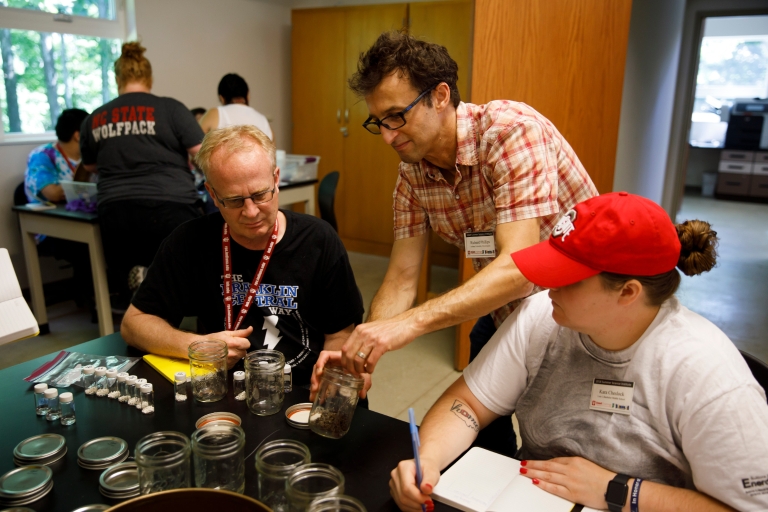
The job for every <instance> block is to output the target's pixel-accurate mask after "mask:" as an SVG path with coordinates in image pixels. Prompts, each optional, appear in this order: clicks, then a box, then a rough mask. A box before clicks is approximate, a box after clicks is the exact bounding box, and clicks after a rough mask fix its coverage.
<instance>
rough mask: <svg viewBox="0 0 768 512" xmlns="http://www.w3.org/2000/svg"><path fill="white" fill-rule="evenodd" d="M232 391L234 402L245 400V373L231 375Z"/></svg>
mask: <svg viewBox="0 0 768 512" xmlns="http://www.w3.org/2000/svg"><path fill="white" fill-rule="evenodd" d="M232 391H233V392H234V393H235V400H245V372H235V373H234V375H232Z"/></svg>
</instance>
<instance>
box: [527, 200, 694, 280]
mask: <svg viewBox="0 0 768 512" xmlns="http://www.w3.org/2000/svg"><path fill="white" fill-rule="evenodd" d="M512 259H513V260H514V261H515V264H516V265H517V268H519V269H520V272H521V273H522V274H523V275H524V276H525V278H526V279H528V280H529V281H531V282H532V283H534V284H536V285H539V286H542V287H544V288H559V287H561V286H567V285H569V284H573V283H577V282H579V281H582V280H584V279H587V278H588V277H592V276H594V275H597V274H599V273H600V272H611V273H614V274H625V275H634V276H655V275H658V274H663V273H665V272H669V271H670V270H672V269H673V268H675V266H677V262H678V260H679V259H680V240H679V238H678V236H677V229H675V226H674V224H673V223H672V221H671V219H670V218H669V216H668V215H667V212H665V211H664V210H663V209H662V208H661V207H660V206H659V205H657V204H656V203H654V202H653V201H651V200H650V199H646V198H644V197H640V196H636V195H634V194H629V193H627V192H614V193H611V194H605V195H601V196H596V197H593V198H591V199H588V200H586V201H584V202H582V203H579V204H577V205H576V206H575V207H574V208H573V209H572V210H569V211H568V212H566V214H565V215H563V217H562V218H561V219H560V221H559V222H558V223H557V225H556V226H555V228H554V229H553V230H552V236H551V237H550V238H549V240H545V241H543V242H540V243H538V244H536V245H534V246H531V247H528V248H526V249H523V250H520V251H517V252H514V253H512Z"/></svg>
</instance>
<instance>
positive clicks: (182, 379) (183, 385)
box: [173, 372, 187, 402]
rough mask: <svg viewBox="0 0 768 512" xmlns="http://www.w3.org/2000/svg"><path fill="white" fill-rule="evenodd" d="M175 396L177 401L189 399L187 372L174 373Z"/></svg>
mask: <svg viewBox="0 0 768 512" xmlns="http://www.w3.org/2000/svg"><path fill="white" fill-rule="evenodd" d="M173 396H174V399H175V400H176V401H177V402H186V401H187V374H186V373H185V372H176V373H175V374H173Z"/></svg>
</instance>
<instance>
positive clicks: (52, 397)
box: [45, 388, 61, 421]
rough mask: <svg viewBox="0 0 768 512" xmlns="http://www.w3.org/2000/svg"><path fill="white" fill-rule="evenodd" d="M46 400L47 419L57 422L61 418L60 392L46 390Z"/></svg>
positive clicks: (54, 389)
mask: <svg viewBox="0 0 768 512" xmlns="http://www.w3.org/2000/svg"><path fill="white" fill-rule="evenodd" d="M45 399H46V400H47V401H48V412H47V413H46V414H45V419H47V420H48V421H55V420H57V419H59V418H60V417H61V406H60V405H59V390H58V389H56V388H48V389H46V390H45Z"/></svg>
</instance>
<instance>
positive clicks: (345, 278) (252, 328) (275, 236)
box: [121, 126, 363, 386]
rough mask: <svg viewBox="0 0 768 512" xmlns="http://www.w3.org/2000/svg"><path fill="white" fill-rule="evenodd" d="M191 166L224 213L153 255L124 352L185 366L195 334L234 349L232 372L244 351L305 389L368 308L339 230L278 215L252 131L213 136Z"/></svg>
mask: <svg viewBox="0 0 768 512" xmlns="http://www.w3.org/2000/svg"><path fill="white" fill-rule="evenodd" d="M196 161H197V164H198V167H199V168H200V169H201V170H202V171H203V172H204V173H205V175H206V179H207V182H206V188H207V189H208V192H209V193H210V194H211V197H212V198H213V200H214V202H215V204H216V206H217V207H218V208H219V212H216V213H212V214H210V215H208V216H206V217H202V218H200V219H195V220H192V221H190V222H187V223H186V224H184V225H182V226H180V227H179V228H177V229H176V231H174V232H173V233H172V234H171V235H170V236H169V237H168V238H167V239H166V240H165V241H164V242H163V245H162V246H161V247H160V250H159V251H158V254H157V256H156V257H155V260H154V262H153V263H152V266H151V267H150V268H149V271H148V273H147V277H146V279H145V280H144V282H143V283H142V284H141V287H140V288H139V290H138V292H137V293H136V296H135V297H134V299H133V302H132V304H131V306H130V308H129V309H128V311H127V313H126V315H125V319H124V320H123V324H122V328H121V333H122V335H123V338H124V339H125V340H126V342H127V343H128V344H129V345H132V346H135V347H137V348H139V349H142V350H145V351H148V352H152V353H154V354H159V355H165V356H171V357H182V358H186V357H187V347H188V346H189V344H190V343H191V342H192V341H194V340H195V339H199V338H200V336H199V335H198V334H192V333H188V332H183V331H180V330H179V329H178V328H177V327H178V325H179V323H180V322H181V319H182V318H183V317H187V316H196V317H197V321H198V332H200V333H202V334H209V336H207V337H208V338H211V339H221V340H224V341H225V342H226V343H227V344H228V345H229V355H228V363H229V366H230V367H232V366H233V365H234V364H235V363H237V361H239V360H240V359H242V358H243V357H244V356H245V354H246V352H248V351H250V350H255V349H260V348H269V349H274V350H279V351H281V352H283V354H284V355H285V361H286V363H289V364H290V365H291V366H292V367H293V372H294V383H296V384H297V385H300V386H301V385H305V384H307V383H309V377H310V375H311V372H312V367H313V366H314V364H315V361H317V356H318V354H319V353H320V351H322V350H329V349H330V350H339V349H340V348H341V346H342V345H343V343H344V341H345V340H346V339H347V337H348V336H349V335H350V333H351V332H352V330H353V329H354V326H355V325H356V324H358V323H360V322H361V321H362V314H363V304H362V298H361V296H360V292H359V291H358V288H357V285H356V283H355V278H354V275H353V273H352V268H351V267H350V264H349V259H348V257H347V253H346V250H345V249H344V246H343V245H342V243H341V240H340V239H339V237H338V235H337V234H336V232H335V231H334V230H333V228H331V226H330V225H329V224H328V223H326V222H325V221H323V220H320V219H318V218H316V217H313V216H310V215H303V214H298V213H294V212H292V211H290V210H278V194H279V182H280V169H279V168H277V167H276V165H275V146H274V144H273V143H272V141H271V140H270V139H269V138H268V137H267V136H266V135H264V133H262V132H261V131H259V130H258V129H257V128H255V127H252V126H231V127H227V128H223V129H220V130H214V131H211V132H210V133H208V134H207V135H206V137H205V139H204V140H203V143H202V147H201V149H200V152H199V153H198V154H197V157H196Z"/></svg>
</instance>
